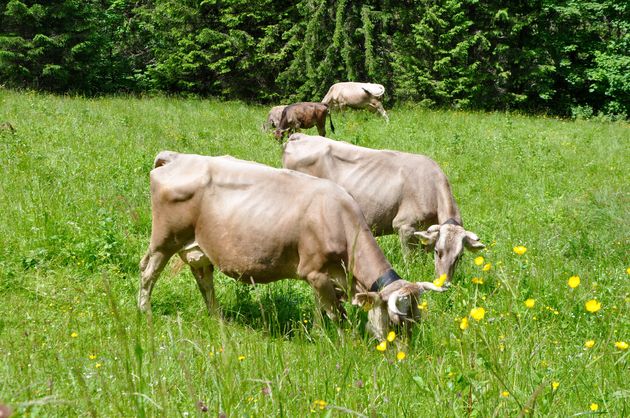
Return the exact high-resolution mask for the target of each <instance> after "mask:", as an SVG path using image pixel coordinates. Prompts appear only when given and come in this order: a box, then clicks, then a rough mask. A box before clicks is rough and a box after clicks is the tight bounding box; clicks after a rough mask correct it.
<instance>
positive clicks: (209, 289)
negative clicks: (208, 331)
mask: <svg viewBox="0 0 630 418" xmlns="http://www.w3.org/2000/svg"><path fill="white" fill-rule="evenodd" d="M190 271H192V274H193V276H195V280H197V286H198V287H199V291H200V292H201V296H203V300H204V301H205V302H206V307H207V308H208V313H209V314H210V315H217V314H219V309H218V305H217V300H216V296H215V293H214V277H213V273H214V266H212V265H211V264H208V265H204V266H192V265H191V266H190Z"/></svg>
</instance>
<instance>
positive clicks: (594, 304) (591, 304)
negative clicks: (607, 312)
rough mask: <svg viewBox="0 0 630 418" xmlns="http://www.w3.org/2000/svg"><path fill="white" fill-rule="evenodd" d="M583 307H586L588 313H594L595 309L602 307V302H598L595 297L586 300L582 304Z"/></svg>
mask: <svg viewBox="0 0 630 418" xmlns="http://www.w3.org/2000/svg"><path fill="white" fill-rule="evenodd" d="M584 307H585V308H586V310H587V311H589V312H590V313H595V312H597V311H599V310H600V309H601V308H602V304H601V303H599V302H598V301H597V300H595V299H591V300H589V301H588V302H586V303H585V304H584Z"/></svg>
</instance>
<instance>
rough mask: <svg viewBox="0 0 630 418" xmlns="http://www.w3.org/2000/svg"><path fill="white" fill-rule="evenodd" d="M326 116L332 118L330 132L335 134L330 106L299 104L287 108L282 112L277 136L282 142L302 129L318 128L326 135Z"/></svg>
mask: <svg viewBox="0 0 630 418" xmlns="http://www.w3.org/2000/svg"><path fill="white" fill-rule="evenodd" d="M326 116H328V117H329V118H330V130H331V131H333V133H334V132H335V127H334V125H333V121H332V116H330V113H329V112H328V106H327V105H325V104H322V103H314V102H299V103H294V104H292V105H289V106H287V107H286V108H285V109H284V110H283V111H282V116H281V117H280V123H279V124H278V129H276V132H275V136H276V139H277V140H278V141H282V138H284V135H285V134H286V133H287V132H289V133H291V132H295V131H297V130H300V129H308V128H312V127H313V126H317V132H319V134H320V135H326Z"/></svg>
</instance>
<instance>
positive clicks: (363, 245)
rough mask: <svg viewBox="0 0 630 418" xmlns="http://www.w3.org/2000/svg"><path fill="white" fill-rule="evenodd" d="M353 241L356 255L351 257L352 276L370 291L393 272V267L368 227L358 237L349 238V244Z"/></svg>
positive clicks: (354, 235)
mask: <svg viewBox="0 0 630 418" xmlns="http://www.w3.org/2000/svg"><path fill="white" fill-rule="evenodd" d="M353 241H354V242H355V243H354V245H353V248H354V249H353V253H354V254H353V256H351V265H352V274H353V276H354V278H355V280H356V281H357V282H358V283H360V284H361V286H362V287H363V288H364V289H370V288H371V287H372V285H373V284H374V283H375V282H377V281H378V280H379V279H380V278H381V277H382V276H385V275H386V274H387V272H388V271H390V270H392V265H391V264H389V261H387V258H385V254H383V251H382V250H381V248H380V247H379V246H378V244H377V243H376V240H375V239H374V237H373V236H372V234H371V233H370V232H369V230H368V229H367V227H366V228H362V229H361V230H360V231H359V233H358V236H357V235H356V234H352V235H350V236H349V237H348V242H353ZM392 271H393V270H392ZM394 274H395V273H394Z"/></svg>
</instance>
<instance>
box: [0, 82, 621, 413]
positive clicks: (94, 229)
mask: <svg viewBox="0 0 630 418" xmlns="http://www.w3.org/2000/svg"><path fill="white" fill-rule="evenodd" d="M266 110H267V109H265V108H263V107H257V106H249V105H245V104H243V103H238V102H217V101H208V100H190V99H189V100H184V99H172V98H142V99H137V98H127V97H112V98H98V99H84V98H74V97H59V96H49V95H40V94H35V93H18V92H12V91H6V90H0V123H2V122H10V123H11V124H12V125H13V126H14V127H15V129H16V133H15V134H13V133H11V132H9V131H8V130H6V129H5V130H0V161H1V162H2V164H1V165H0V170H1V171H0V190H1V196H2V199H1V200H0V213H2V217H1V218H0V219H1V220H2V221H1V222H0V236H1V237H2V246H0V295H1V296H2V303H0V356H1V358H2V359H3V361H2V362H0V404H5V405H8V406H9V407H10V408H12V409H13V411H14V412H15V413H16V414H17V415H18V416H27V415H28V416H72V415H91V416H178V415H181V416H192V415H201V416H203V415H205V414H210V415H214V416H217V415H219V414H221V413H224V414H226V415H227V416H234V415H239V416H240V415H252V416H304V415H309V414H313V415H318V414H328V415H333V416H338V415H339V416H341V415H355V416H515V415H519V414H524V415H527V414H532V415H535V416H569V415H574V414H581V413H595V412H596V413H602V412H603V413H606V414H610V415H611V416H626V415H628V414H629V413H630V411H629V406H628V402H629V400H630V391H629V390H628V381H630V373H629V372H628V370H629V369H628V350H623V349H619V348H616V347H615V342H619V341H626V342H627V341H629V340H630V326H629V325H628V324H629V323H630V321H629V319H630V318H629V315H628V313H629V312H628V311H629V307H630V287H629V286H628V283H629V281H628V278H629V276H628V273H627V272H626V268H627V267H629V266H630V260H629V259H628V248H629V231H630V228H628V221H629V219H630V217H629V216H628V215H629V213H628V207H629V201H628V181H627V173H628V171H629V170H628V168H629V161H630V160H629V147H628V145H629V144H630V127H629V126H628V125H627V124H622V123H616V124H613V123H600V122H586V121H564V120H557V119H548V118H533V117H526V116H520V115H515V114H504V113H490V114H488V113H468V112H455V111H428V110H425V109H422V108H415V107H412V106H406V107H401V108H396V109H392V110H391V111H390V112H389V113H390V116H391V123H390V124H389V125H387V124H385V123H384V122H383V121H382V120H381V119H380V118H378V117H376V116H373V115H370V114H364V113H358V112H355V113H353V112H349V113H347V114H345V115H343V116H341V115H338V114H335V115H334V116H333V118H334V119H335V125H336V127H337V133H336V134H334V135H332V136H333V137H334V138H336V139H341V140H345V141H349V142H353V143H357V144H360V145H363V146H368V147H374V148H389V149H398V150H404V151H409V152H416V153H422V154H426V155H429V156H431V157H432V158H433V159H435V160H436V161H438V162H439V163H440V164H441V166H442V168H443V169H444V170H445V172H446V173H447V175H448V176H449V178H450V180H451V183H452V186H453V190H454V193H455V196H456V199H457V201H458V203H459V205H460V207H461V209H462V215H463V218H464V222H465V225H466V228H467V229H469V230H471V231H474V232H475V233H477V234H478V235H479V237H480V238H481V240H482V241H483V242H485V243H486V244H487V249H486V250H484V251H483V252H482V253H481V254H480V255H481V256H483V257H484V264H486V263H490V264H491V267H490V270H488V271H485V272H484V271H482V269H481V266H477V265H476V264H475V263H473V259H474V257H475V256H476V255H475V256H473V255H467V256H466V257H464V258H463V260H462V262H461V263H460V266H459V267H458V271H457V274H456V277H455V285H454V287H453V288H452V289H451V290H449V292H447V293H443V294H428V295H427V297H426V300H427V303H428V309H427V310H426V312H425V314H424V320H423V321H422V323H420V324H418V326H417V328H416V330H415V333H414V336H413V338H412V340H411V341H409V343H408V347H407V348H405V349H404V351H405V355H406V357H405V358H404V359H403V360H398V359H397V357H396V355H397V351H398V350H397V349H396V348H395V345H394V344H390V345H389V346H388V348H387V350H386V351H385V352H384V353H381V352H379V351H377V350H376V349H375V346H376V342H375V341H372V340H370V339H369V337H367V336H365V334H364V332H363V328H364V323H365V313H364V312H361V311H359V310H356V309H352V308H351V307H349V308H350V314H351V315H350V316H351V321H350V323H349V324H346V325H345V326H344V333H343V336H342V337H339V336H338V335H337V333H336V332H335V330H334V327H333V326H331V325H330V324H327V323H325V324H324V325H325V326H324V327H323V328H322V327H319V326H313V320H314V319H315V317H316V316H315V315H314V304H313V298H312V294H311V291H310V289H309V288H308V287H307V286H306V285H305V284H303V283H298V282H291V281H282V282H278V283H274V284H272V285H267V286H256V287H248V286H243V285H241V284H238V283H236V282H234V281H233V280H231V279H228V278H226V277H224V276H222V275H221V274H217V275H216V276H217V281H218V284H217V292H218V297H219V303H220V304H221V307H222V309H223V310H224V312H225V317H226V320H223V321H221V320H218V319H216V318H210V317H208V316H207V314H206V312H205V307H204V304H203V301H202V298H201V296H200V295H199V292H198V291H197V289H196V285H195V283H194V280H193V279H192V276H191V275H190V273H189V272H188V271H186V270H182V271H178V270H177V269H172V268H169V269H167V270H166V271H165V272H164V273H163V274H162V277H161V279H160V280H159V281H158V283H157V285H156V289H155V291H154V294H153V298H152V303H153V315H152V316H150V317H146V316H144V315H141V314H140V313H138V311H137V309H136V306H135V301H136V293H137V286H138V271H137V263H138V261H139V259H140V257H141V255H142V253H143V251H144V250H145V248H146V246H147V244H148V241H149V235H150V219H151V214H150V207H149V190H148V173H149V171H150V169H151V167H152V163H153V158H154V157H155V155H156V154H157V153H158V152H159V151H161V150H164V149H170V150H176V151H180V152H191V153H200V154H209V155H223V154H230V155H233V156H235V157H238V158H243V159H249V160H254V161H258V162H262V163H265V164H269V165H272V166H279V165H280V156H281V152H280V149H279V147H278V145H277V143H275V141H274V140H273V139H272V138H271V136H270V135H268V134H265V133H263V132H262V131H261V130H260V126H261V124H262V122H263V121H264V118H265V115H266ZM379 243H380V244H381V246H382V248H383V250H384V252H385V254H386V255H387V257H388V258H389V259H390V261H391V262H392V263H393V264H394V267H395V268H396V270H397V271H398V272H399V273H400V274H401V275H402V276H404V277H406V278H409V279H413V280H419V279H423V280H430V279H432V276H433V260H432V258H431V257H430V256H427V255H425V254H417V255H416V256H415V257H414V259H413V260H412V261H410V262H409V263H405V262H404V261H403V258H402V255H401V251H400V248H399V245H398V243H397V239H396V238H395V237H383V238H381V239H379ZM515 245H524V246H525V247H526V248H527V252H526V253H525V254H523V255H521V256H519V255H517V254H515V253H514V252H513V250H512V248H513V246H515ZM477 255H479V254H477ZM572 275H578V276H579V277H580V278H581V283H580V285H579V287H577V288H576V289H571V288H570V287H569V286H568V285H567V280H568V278H569V277H570V276H572ZM473 277H477V278H481V279H482V280H483V284H474V283H472V281H471V279H472V278H473ZM530 298H531V299H534V300H535V302H534V306H533V307H532V308H528V307H527V306H526V305H525V304H524V301H525V300H527V299H530ZM590 299H597V300H598V301H599V302H600V303H601V306H602V307H601V310H599V311H598V312H596V313H589V312H587V311H586V309H585V302H587V301H588V300H590ZM474 307H483V308H484V309H485V311H486V313H485V317H484V318H483V319H481V320H480V321H476V320H475V319H473V318H470V317H469V313H470V310H471V309H472V308H474ZM465 317H466V318H468V321H469V327H468V328H467V329H465V330H462V329H460V324H461V322H462V318H465ZM587 340H594V341H595V344H594V346H593V347H592V348H590V349H589V348H586V347H585V342H586V341H587ZM554 382H555V383H556V384H555V385H554V386H552V384H553V383H554ZM554 387H555V389H554ZM595 405H596V406H597V411H592V410H591V407H592V408H593V409H595Z"/></svg>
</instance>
